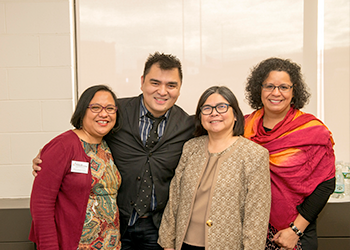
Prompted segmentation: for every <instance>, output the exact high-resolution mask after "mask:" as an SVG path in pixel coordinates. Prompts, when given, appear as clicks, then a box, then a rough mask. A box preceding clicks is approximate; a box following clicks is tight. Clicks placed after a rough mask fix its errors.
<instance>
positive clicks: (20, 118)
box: [0, 101, 42, 133]
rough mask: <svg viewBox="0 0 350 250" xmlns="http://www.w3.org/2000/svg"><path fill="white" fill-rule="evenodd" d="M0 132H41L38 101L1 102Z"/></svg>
mask: <svg viewBox="0 0 350 250" xmlns="http://www.w3.org/2000/svg"><path fill="white" fill-rule="evenodd" d="M0 117H2V119H1V120H2V122H0V131H1V132H2V133H10V132H30V131H41V130H42V117H41V105H40V102H39V101H8V102H5V101H4V102H1V109H0Z"/></svg>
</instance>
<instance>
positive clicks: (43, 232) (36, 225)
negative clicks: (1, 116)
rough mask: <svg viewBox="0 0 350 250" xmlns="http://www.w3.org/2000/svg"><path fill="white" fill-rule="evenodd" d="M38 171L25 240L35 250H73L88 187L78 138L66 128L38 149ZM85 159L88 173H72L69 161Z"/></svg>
mask: <svg viewBox="0 0 350 250" xmlns="http://www.w3.org/2000/svg"><path fill="white" fill-rule="evenodd" d="M41 159H42V160H43V163H42V164H41V165H40V166H41V168H42V170H41V171H40V173H39V174H38V176H37V177H36V178H35V180H34V184H33V189H32V195H31V199H30V211H31V214H32V227H31V231H30V235H29V239H30V240H31V241H33V242H35V243H36V244H37V249H38V250H50V249H65V250H66V249H67V250H70V249H72V250H76V249H77V247H78V244H79V241H80V237H81V233H82V229H83V224H84V220H85V214H86V206H87V202H88V199H89V193H90V190H91V178H92V177H91V170H90V160H91V158H90V157H89V156H87V155H86V154H85V152H84V149H83V147H82V145H81V142H80V140H79V137H78V136H77V135H76V134H75V133H74V132H73V131H72V130H69V131H67V132H65V133H63V134H61V135H59V136H57V137H56V138H54V139H53V140H52V141H50V142H49V143H48V144H46V145H45V147H44V148H43V150H42V152H41ZM72 160H75V161H82V162H88V163H89V168H88V174H81V173H72V172H71V162H72Z"/></svg>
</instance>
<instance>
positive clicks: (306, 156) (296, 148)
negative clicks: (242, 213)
mask: <svg viewBox="0 0 350 250" xmlns="http://www.w3.org/2000/svg"><path fill="white" fill-rule="evenodd" d="M263 115H264V108H262V109H259V110H257V111H254V112H253V113H252V114H250V115H247V116H245V132H244V136H245V137H246V138H248V139H250V140H252V141H254V142H256V143H258V144H260V145H262V146H264V147H265V148H267V149H268V150H269V152H270V174H271V195H272V201H271V212H270V224H271V225H272V226H273V227H275V228H276V229H277V230H281V229H284V228H287V227H288V226H289V223H290V222H292V221H294V219H295V218H296V216H297V215H298V211H297V209H296V206H297V205H299V204H301V203H302V202H303V201H304V199H305V198H306V197H307V196H309V195H310V194H311V193H312V192H313V191H314V190H315V188H316V187H317V186H318V185H319V184H320V183H322V182H324V181H326V180H329V179H331V178H333V177H334V175H335V167H334V162H335V156H334V151H333V145H334V142H333V138H332V134H331V132H330V131H329V130H328V128H327V127H326V126H325V125H324V124H323V123H322V122H321V121H319V120H318V119H317V118H316V117H314V116H313V115H311V114H306V113H304V112H302V111H300V110H297V109H295V108H293V107H291V108H290V110H289V111H288V113H287V115H286V117H285V118H284V119H283V121H281V122H279V123H278V124H277V125H276V126H275V127H274V128H273V129H272V130H271V131H269V132H265V130H264V127H263V123H262V122H263V119H262V118H263Z"/></svg>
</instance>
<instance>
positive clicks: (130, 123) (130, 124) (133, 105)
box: [123, 95, 144, 148]
mask: <svg viewBox="0 0 350 250" xmlns="http://www.w3.org/2000/svg"><path fill="white" fill-rule="evenodd" d="M140 101H141V95H139V96H138V97H136V98H133V99H132V100H131V101H130V102H128V103H127V104H126V106H125V113H124V114H123V118H124V121H125V123H126V124H124V125H123V126H126V127H127V128H128V129H126V130H127V131H130V132H131V134H132V135H133V137H134V138H135V141H137V142H138V144H140V145H141V146H142V147H143V148H144V146H143V143H142V141H141V137H140V130H139V118H140Z"/></svg>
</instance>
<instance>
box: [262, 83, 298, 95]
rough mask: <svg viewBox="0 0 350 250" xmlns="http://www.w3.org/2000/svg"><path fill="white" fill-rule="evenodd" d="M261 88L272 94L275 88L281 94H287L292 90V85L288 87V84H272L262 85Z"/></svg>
mask: <svg viewBox="0 0 350 250" xmlns="http://www.w3.org/2000/svg"><path fill="white" fill-rule="evenodd" d="M262 88H263V89H264V90H265V91H266V92H272V91H274V90H275V88H277V89H278V90H279V91H280V92H282V93H287V92H289V91H290V90H291V89H292V88H293V85H288V84H281V85H279V86H275V85H273V84H263V85H262Z"/></svg>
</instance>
